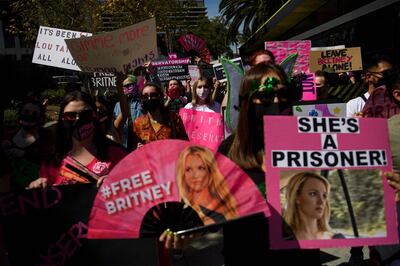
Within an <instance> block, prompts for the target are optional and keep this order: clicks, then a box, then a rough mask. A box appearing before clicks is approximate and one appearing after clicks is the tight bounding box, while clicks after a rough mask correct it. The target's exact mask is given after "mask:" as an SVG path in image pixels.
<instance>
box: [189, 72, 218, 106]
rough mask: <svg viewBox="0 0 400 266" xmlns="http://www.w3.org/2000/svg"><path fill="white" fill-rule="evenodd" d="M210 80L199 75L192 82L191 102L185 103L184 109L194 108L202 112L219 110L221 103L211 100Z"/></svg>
mask: <svg viewBox="0 0 400 266" xmlns="http://www.w3.org/2000/svg"><path fill="white" fill-rule="evenodd" d="M211 88H212V85H211V82H210V80H208V79H206V78H204V77H201V78H199V79H198V80H196V82H195V83H194V84H193V89H192V102H190V103H188V104H187V105H185V108H186V109H194V110H197V111H203V112H215V113H220V112H221V105H220V104H219V103H218V102H216V101H213V100H212V92H211Z"/></svg>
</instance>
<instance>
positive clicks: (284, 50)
mask: <svg viewBox="0 0 400 266" xmlns="http://www.w3.org/2000/svg"><path fill="white" fill-rule="evenodd" d="M264 48H265V50H270V51H271V52H272V53H273V54H274V55H275V61H276V63H277V64H280V63H281V62H282V61H283V60H284V59H285V58H286V57H288V56H289V55H292V54H295V53H297V54H298V57H297V60H296V64H295V65H294V71H293V74H298V73H301V72H306V73H308V72H310V71H309V68H308V65H309V61H310V49H311V41H309V40H304V41H275V42H265V45H264Z"/></svg>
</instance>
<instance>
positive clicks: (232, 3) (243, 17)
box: [219, 0, 287, 39]
mask: <svg viewBox="0 0 400 266" xmlns="http://www.w3.org/2000/svg"><path fill="white" fill-rule="evenodd" d="M286 1H287V0H257V1H248V0H221V2H220V4H219V10H220V12H221V13H222V16H224V17H225V19H226V21H227V23H229V31H228V33H227V34H228V36H229V38H231V39H235V38H236V36H237V35H238V33H239V28H240V27H243V33H244V34H246V35H251V34H254V33H255V32H256V31H257V29H258V28H259V27H260V26H261V25H262V24H263V23H264V22H266V21H267V20H268V19H269V18H270V17H271V16H272V15H273V14H274V13H275V12H276V11H277V10H278V9H279V8H280V7H281V6H282V5H283V4H284V3H285V2H286Z"/></svg>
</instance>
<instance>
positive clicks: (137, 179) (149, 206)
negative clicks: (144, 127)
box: [88, 140, 269, 238]
mask: <svg viewBox="0 0 400 266" xmlns="http://www.w3.org/2000/svg"><path fill="white" fill-rule="evenodd" d="M190 155H192V156H191V157H190ZM179 158H180V159H179ZM189 158H191V159H190V160H189ZM192 163H193V164H192ZM198 163H200V164H198ZM195 165H196V166H195ZM202 166H203V167H206V168H209V169H212V170H210V171H207V173H204V172H203V174H204V175H202V177H203V178H199V179H198V181H200V180H201V181H200V182H198V181H195V180H194V179H192V177H193V175H192V174H195V172H196V173H197V170H199V169H203V167H202ZM186 169H189V170H187V171H186ZM206 180H208V181H207V182H206ZM204 182H206V183H204ZM214 188H216V189H215V190H214ZM209 189H211V191H214V193H213V194H212V195H211V194H209V193H211V191H210V190H209ZM199 192H200V193H201V194H202V195H203V196H200V195H199V194H198V193H199ZM192 196H194V198H190V197H192ZM208 196H210V197H208ZM184 198H186V200H187V201H184ZM221 199H223V202H218V201H220V200H221ZM188 201H190V203H188ZM168 202H176V203H182V205H186V208H185V209H178V210H176V211H175V212H174V210H168V208H165V204H167V203H168ZM183 203H186V204H183ZM213 204H215V205H213ZM260 212H261V213H264V214H265V215H269V209H268V206H267V204H266V202H265V199H264V198H263V196H262V194H261V192H260V191H259V190H258V188H257V187H256V185H255V184H254V182H253V181H252V180H251V179H250V177H249V176H247V175H246V174H245V173H244V172H243V171H242V170H241V169H240V168H239V167H238V166H237V165H235V164H234V163H233V162H232V161H230V160H229V159H228V158H226V157H225V156H223V155H221V154H219V153H217V154H214V153H213V152H212V151H210V150H209V149H207V148H205V147H202V146H198V145H195V144H193V143H190V142H188V141H182V140H160V141H155V142H151V143H149V144H146V145H144V146H143V147H141V148H140V149H137V150H136V151H133V152H132V153H131V154H129V155H128V156H126V157H125V158H124V159H123V160H122V161H120V162H119V163H118V165H116V166H115V167H114V168H113V170H112V171H111V172H110V174H109V175H108V177H107V178H106V179H105V180H104V183H103V185H102V187H101V188H100V189H99V193H98V195H97V196H96V199H95V203H94V206H93V209H92V213H91V215H90V217H91V218H90V221H89V231H88V237H89V238H139V237H143V235H149V234H154V236H159V234H161V233H162V232H163V231H164V230H165V229H167V228H170V229H171V230H172V231H174V232H177V231H180V230H186V229H190V228H192V226H194V224H193V221H196V220H197V221H199V220H198V218H200V219H201V220H200V223H202V224H204V225H212V224H221V223H224V222H226V221H229V220H231V219H236V218H239V217H242V216H247V215H250V214H255V213H260ZM211 213H213V215H211V216H210V214H211ZM171 221H172V222H171ZM197 226H200V227H202V225H201V224H197Z"/></svg>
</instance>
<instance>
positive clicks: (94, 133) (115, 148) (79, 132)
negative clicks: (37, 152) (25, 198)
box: [29, 91, 127, 188]
mask: <svg viewBox="0 0 400 266" xmlns="http://www.w3.org/2000/svg"><path fill="white" fill-rule="evenodd" d="M126 154H127V152H126V151H125V150H124V149H123V148H122V147H121V146H119V145H118V144H116V143H114V142H112V141H111V140H109V139H107V138H106V137H105V135H104V132H103V131H102V129H101V128H100V124H99V122H98V117H97V113H96V105H95V102H94V101H93V99H92V98H91V97H90V96H89V95H88V94H86V93H84V92H80V91H73V92H70V93H68V94H67V95H66V96H65V97H64V100H63V102H62V103H61V106H60V114H59V119H58V125H57V140H56V152H55V155H54V156H53V157H52V158H51V159H50V160H48V161H46V162H44V163H43V164H42V165H41V168H40V172H39V176H40V178H38V179H37V180H35V181H33V182H32V183H31V184H30V185H29V187H30V188H35V187H44V186H46V185H58V184H75V183H89V182H91V181H96V182H98V184H99V183H100V182H101V181H102V180H103V178H104V177H105V176H106V175H107V174H108V173H109V171H110V170H111V169H112V168H113V167H114V166H115V165H116V164H117V163H118V162H119V161H120V160H121V159H122V158H123V157H124V156H125V155H126Z"/></svg>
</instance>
